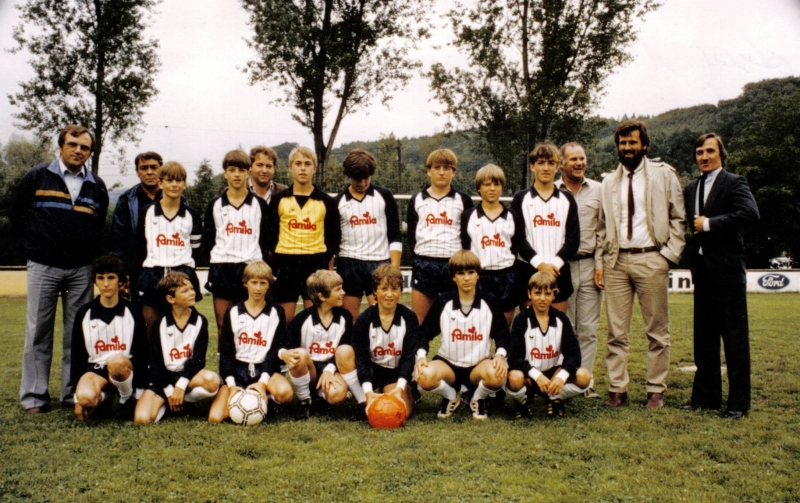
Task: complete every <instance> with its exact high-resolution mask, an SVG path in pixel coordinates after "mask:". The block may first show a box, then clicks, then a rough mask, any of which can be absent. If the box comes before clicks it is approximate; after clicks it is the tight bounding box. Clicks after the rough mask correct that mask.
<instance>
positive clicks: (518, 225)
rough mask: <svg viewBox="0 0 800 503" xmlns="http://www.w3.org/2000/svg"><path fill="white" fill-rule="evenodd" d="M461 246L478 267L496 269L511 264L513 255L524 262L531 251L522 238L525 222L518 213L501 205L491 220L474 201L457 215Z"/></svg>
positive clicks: (528, 257)
mask: <svg viewBox="0 0 800 503" xmlns="http://www.w3.org/2000/svg"><path fill="white" fill-rule="evenodd" d="M461 246H462V248H463V249H465V250H471V251H472V252H473V253H475V255H477V256H478V258H479V259H480V261H481V268H482V269H484V270H487V271H500V270H502V269H507V268H509V267H512V266H513V265H514V261H515V260H516V254H520V256H522V257H523V260H525V261H526V262H527V261H528V260H530V259H531V257H532V254H533V250H531V248H530V245H528V242H527V241H526V240H525V225H524V223H523V221H522V219H521V218H520V216H519V214H518V213H516V212H515V211H513V210H509V209H507V208H505V207H504V208H503V212H502V213H500V215H499V216H498V217H497V218H495V219H494V220H492V219H491V218H489V217H488V216H486V213H485V212H484V211H483V207H482V206H481V205H480V204H478V205H476V206H473V207H472V208H470V209H468V210H466V211H465V212H464V214H463V216H462V217H461Z"/></svg>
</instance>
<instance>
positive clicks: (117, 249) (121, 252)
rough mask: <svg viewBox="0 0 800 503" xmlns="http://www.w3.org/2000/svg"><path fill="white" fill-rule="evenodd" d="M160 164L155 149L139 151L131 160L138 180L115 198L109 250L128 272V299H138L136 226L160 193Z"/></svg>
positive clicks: (140, 265)
mask: <svg viewBox="0 0 800 503" xmlns="http://www.w3.org/2000/svg"><path fill="white" fill-rule="evenodd" d="M163 163H164V161H163V159H161V156H160V155H158V154H157V153H156V152H142V153H141V154H139V155H137V156H136V158H135V159H134V160H133V164H134V165H135V166H136V176H138V177H139V183H138V184H137V185H134V186H133V187H131V188H130V189H128V190H127V191H125V192H124V193H123V194H122V195H121V196H119V199H118V200H117V205H116V206H115V207H114V215H113V217H112V222H111V253H112V254H114V256H116V257H117V258H118V259H120V260H122V263H123V264H124V265H125V272H126V273H127V274H128V282H129V283H128V285H127V286H126V287H124V288H123V289H122V292H123V293H130V296H131V300H133V301H134V302H135V301H136V300H138V297H139V295H138V291H137V290H136V280H137V279H138V278H139V273H140V272H141V270H142V261H143V260H144V257H139V256H137V252H138V251H139V250H140V248H141V244H140V243H139V240H138V236H139V233H138V232H137V231H136V229H137V228H138V226H139V222H140V221H141V220H142V216H143V215H144V213H145V211H146V210H147V207H148V206H150V204H152V203H153V201H155V199H156V197H157V196H158V195H159V194H160V193H161V189H160V188H159V183H158V170H159V168H160V167H161V165H162V164H163Z"/></svg>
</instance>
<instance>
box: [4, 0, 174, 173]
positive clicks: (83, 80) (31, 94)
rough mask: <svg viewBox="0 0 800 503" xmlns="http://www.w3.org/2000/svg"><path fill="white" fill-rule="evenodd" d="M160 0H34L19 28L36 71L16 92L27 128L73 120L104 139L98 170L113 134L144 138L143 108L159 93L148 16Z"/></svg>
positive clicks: (17, 35)
mask: <svg viewBox="0 0 800 503" xmlns="http://www.w3.org/2000/svg"><path fill="white" fill-rule="evenodd" d="M157 3H158V0H28V1H27V2H26V3H24V4H23V5H20V6H18V7H19V9H20V18H21V22H20V24H18V25H17V26H15V27H14V32H13V37H14V40H15V41H16V42H17V44H18V46H17V47H16V48H15V49H13V50H12V52H19V51H22V50H23V49H24V50H27V51H28V53H30V55H31V59H30V61H29V63H30V65H31V67H32V68H33V71H34V76H33V77H32V78H31V80H29V81H27V82H20V86H21V88H22V90H21V91H20V92H18V93H16V94H13V95H9V96H8V98H9V101H10V102H11V104H12V105H16V106H19V107H22V111H21V112H19V113H17V114H15V115H14V117H15V118H16V119H18V120H19V121H20V122H19V123H18V124H17V125H18V126H19V127H21V128H23V129H27V130H32V131H34V132H35V133H36V135H37V136H40V137H43V138H44V137H52V135H53V133H54V132H55V131H58V130H60V129H61V128H63V127H64V126H65V125H67V124H80V125H83V126H85V127H87V128H89V129H90V130H91V131H92V132H93V133H94V135H95V138H97V145H96V148H95V151H94V154H93V156H92V171H94V172H95V173H97V171H98V169H99V166H100V154H101V152H102V150H103V147H104V146H105V144H106V141H110V142H111V143H114V144H117V143H119V142H134V143H135V142H137V141H138V136H139V134H141V133H142V131H143V123H142V116H143V110H144V108H145V107H147V105H148V104H149V103H150V102H151V101H152V99H153V98H154V97H155V96H156V94H157V93H158V91H157V89H156V88H155V85H154V81H155V74H156V72H157V71H158V68H159V66H160V62H159V59H158V55H157V54H156V49H157V48H158V42H157V41H156V40H154V39H145V38H144V32H145V29H146V28H147V23H146V16H147V15H148V14H149V13H150V12H151V11H152V9H153V8H154V6H155V5H156V4H157Z"/></svg>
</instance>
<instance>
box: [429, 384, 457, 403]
mask: <svg viewBox="0 0 800 503" xmlns="http://www.w3.org/2000/svg"><path fill="white" fill-rule="evenodd" d="M431 393H436V394H437V395H439V396H441V397H442V398H447V399H448V400H455V399H456V390H455V388H453V387H452V386H450V385H449V384H447V383H446V382H444V380H441V381H439V385H438V386H436V387H435V388H433V389H432V390H431Z"/></svg>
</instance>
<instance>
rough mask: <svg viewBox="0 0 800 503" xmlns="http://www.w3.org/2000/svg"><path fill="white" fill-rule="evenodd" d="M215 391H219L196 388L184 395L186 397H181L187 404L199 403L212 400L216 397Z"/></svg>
mask: <svg viewBox="0 0 800 503" xmlns="http://www.w3.org/2000/svg"><path fill="white" fill-rule="evenodd" d="M217 391H219V390H216V391H208V390H206V389H205V388H204V387H202V386H197V387H196V388H192V390H191V391H190V392H188V393H186V395H184V397H183V400H184V401H185V402H189V403H194V402H199V401H201V400H206V399H208V398H214V397H215V396H217Z"/></svg>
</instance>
